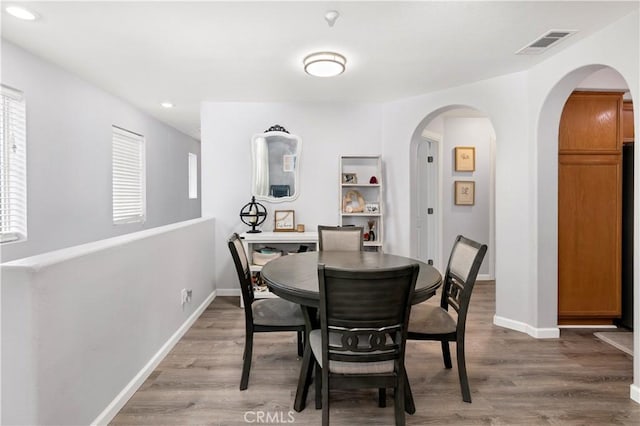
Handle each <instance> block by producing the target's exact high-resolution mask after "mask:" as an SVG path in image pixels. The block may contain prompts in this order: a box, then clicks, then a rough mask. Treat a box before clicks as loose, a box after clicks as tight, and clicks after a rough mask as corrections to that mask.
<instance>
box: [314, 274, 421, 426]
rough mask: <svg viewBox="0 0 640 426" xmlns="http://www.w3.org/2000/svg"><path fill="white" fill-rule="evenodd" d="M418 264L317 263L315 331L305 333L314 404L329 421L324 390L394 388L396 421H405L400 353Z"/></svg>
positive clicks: (402, 355)
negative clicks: (351, 266) (363, 266)
mask: <svg viewBox="0 0 640 426" xmlns="http://www.w3.org/2000/svg"><path fill="white" fill-rule="evenodd" d="M418 272H419V266H418V265H417V264H411V265H408V266H403V267H398V268H381V269H378V270H373V271H356V270H346V269H338V268H330V267H327V266H325V265H324V264H319V265H318V282H319V290H320V329H316V330H312V331H311V333H309V344H310V346H311V351H312V354H313V362H314V363H315V368H316V402H318V399H319V398H318V395H320V394H321V395H322V399H321V405H322V424H323V425H324V426H327V425H328V424H329V390H330V389H336V388H343V389H351V388H378V389H380V388H384V389H386V388H394V389H395V392H394V396H395V407H394V408H395V420H396V425H404V424H405V380H406V375H405V371H404V353H405V343H406V336H407V323H408V320H409V312H410V310H411V302H410V301H411V298H412V297H413V291H414V288H415V285H416V279H417V277H418Z"/></svg>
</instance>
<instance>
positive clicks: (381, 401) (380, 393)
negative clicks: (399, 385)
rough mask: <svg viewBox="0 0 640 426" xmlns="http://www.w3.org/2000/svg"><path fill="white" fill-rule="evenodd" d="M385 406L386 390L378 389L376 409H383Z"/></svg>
mask: <svg viewBox="0 0 640 426" xmlns="http://www.w3.org/2000/svg"><path fill="white" fill-rule="evenodd" d="M386 406H387V389H386V388H379V389H378V407H380V408H384V407H386Z"/></svg>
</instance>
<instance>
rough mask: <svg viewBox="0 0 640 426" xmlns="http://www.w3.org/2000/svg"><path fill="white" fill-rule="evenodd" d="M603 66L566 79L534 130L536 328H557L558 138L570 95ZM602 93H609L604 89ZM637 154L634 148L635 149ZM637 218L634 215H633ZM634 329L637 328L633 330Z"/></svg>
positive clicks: (587, 68)
mask: <svg viewBox="0 0 640 426" xmlns="http://www.w3.org/2000/svg"><path fill="white" fill-rule="evenodd" d="M607 68H609V67H607V66H605V65H588V66H584V67H581V68H578V69H576V70H574V71H572V72H570V73H569V74H567V75H565V76H564V77H563V78H562V79H561V80H560V81H559V82H558V83H557V84H556V85H555V86H554V87H553V89H552V90H551V92H550V93H549V95H548V96H547V98H546V100H545V102H544V104H543V107H542V109H541V111H540V118H539V121H538V126H537V136H538V137H537V141H538V143H537V151H538V161H537V167H538V170H537V176H538V185H537V187H538V226H537V228H538V247H537V249H538V268H537V274H538V279H537V282H538V289H537V295H538V297H537V301H538V304H537V305H538V308H537V327H539V328H556V329H557V327H558V321H557V318H558V137H559V126H560V117H561V115H562V111H563V107H564V105H565V103H566V101H567V99H568V98H569V96H570V94H571V93H572V92H573V91H574V90H576V89H577V88H579V86H580V85H581V83H582V82H584V81H585V80H587V79H588V78H589V76H592V75H594V73H597V72H600V71H602V70H605V69H607ZM602 89H612V87H603V88H602ZM634 150H635V151H636V153H637V147H636V148H635V149H634ZM636 214H637V213H636ZM636 328H637V327H636Z"/></svg>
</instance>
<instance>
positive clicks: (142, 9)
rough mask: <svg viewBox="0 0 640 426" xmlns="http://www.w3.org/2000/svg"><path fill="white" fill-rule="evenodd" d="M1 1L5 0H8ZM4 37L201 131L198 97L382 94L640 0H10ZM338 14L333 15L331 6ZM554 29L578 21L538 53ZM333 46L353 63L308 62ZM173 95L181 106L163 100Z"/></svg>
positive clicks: (443, 78)
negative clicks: (331, 21) (318, 65)
mask: <svg viewBox="0 0 640 426" xmlns="http://www.w3.org/2000/svg"><path fill="white" fill-rule="evenodd" d="M4 3H5V5H6V4H7V2H4ZM11 3H23V4H25V5H27V6H28V7H29V8H30V9H32V10H34V11H36V12H37V13H39V14H40V15H41V19H39V20H38V21H35V22H25V21H19V20H17V19H15V18H12V17H11V16H9V15H7V14H6V12H4V11H3V13H2V37H3V38H5V39H7V40H9V41H11V42H13V43H15V44H17V45H19V46H21V47H23V48H25V49H26V50H29V51H31V52H33V53H34V54H36V55H38V56H41V57H43V58H46V59H48V60H50V61H52V62H54V63H57V64H59V65H61V66H62V67H64V68H66V69H68V70H70V71H72V72H74V73H76V74H78V75H80V76H81V77H83V78H84V79H86V80H88V81H90V82H92V83H94V84H96V85H98V86H100V87H102V88H103V89H105V90H107V91H109V92H111V93H113V94H115V95H117V96H119V97H121V98H123V99H126V100H127V101H129V102H131V103H132V104H133V105H135V106H136V107H138V108H140V109H141V110H143V111H146V112H148V113H149V114H151V115H153V116H155V117H156V118H158V119H160V120H162V121H164V122H166V123H168V124H170V125H172V126H174V127H176V128H178V129H180V130H182V131H183V132H185V133H187V134H190V135H192V136H194V137H196V138H198V139H199V137H200V135H199V127H200V102H202V101H207V100H210V101H242V102H246V101H254V102H262V101H286V102H290V101H337V102H379V101H388V100H393V99H398V98H403V97H408V96H413V95H418V94H422V93H428V92H431V91H434V90H438V89H442V88H446V87H451V86H456V85H460V84H463V83H466V82H471V81H477V80H482V79H486V78H489V77H493V76H497V75H501V74H506V73H511V72H516V71H519V70H524V69H527V68H529V67H530V66H532V65H533V64H535V63H537V62H540V61H543V60H544V59H546V58H548V57H549V56H550V55H553V54H555V53H557V52H559V51H561V50H562V49H564V48H566V47H567V46H570V45H571V44H573V43H576V42H578V41H579V40H580V39H582V38H584V37H586V36H588V35H590V34H592V33H594V32H596V31H598V30H599V29H601V28H603V27H605V26H606V25H608V24H609V23H611V22H613V21H615V20H616V19H619V18H621V17H622V16H624V15H626V14H627V13H629V12H630V11H632V10H634V9H637V8H638V5H639V2H638V1H637V0H636V1H632V2H611V1H602V2H592V1H589V2H573V1H571V2H558V1H557V2H536V1H531V2H519V1H512V2H478V1H474V2H453V1H449V2H400V1H396V2H364V1H359V2H340V1H330V2H306V1H298V2H292V1H289V2H251V3H250V2H240V1H235V2H148V1H146V2H11ZM330 9H336V10H338V11H339V12H340V17H339V18H338V21H337V22H336V24H335V26H334V27H333V28H330V27H329V26H328V25H327V23H326V22H325V20H324V14H325V12H326V11H327V10H330ZM551 29H577V30H579V32H578V33H577V34H575V35H573V36H572V37H569V38H568V39H567V40H566V41H563V42H562V43H560V44H559V45H558V46H555V47H552V48H551V49H550V50H549V51H547V52H546V53H544V54H542V55H538V56H518V55H515V54H514V52H515V51H517V50H518V49H520V48H521V47H523V46H524V45H525V44H528V43H529V42H531V41H533V40H534V39H536V38H537V37H539V36H541V35H542V34H544V33H545V32H546V31H548V30H551ZM317 50H335V51H338V52H340V53H342V54H344V55H345V56H346V57H347V71H346V72H345V73H344V74H342V75H341V76H339V77H336V78H332V79H321V78H316V77H311V76H308V75H306V74H305V73H304V72H303V70H302V59H303V57H304V56H305V55H306V54H308V53H310V52H313V51H317ZM164 100H171V101H172V102H173V103H174V104H175V105H176V107H175V108H173V109H170V110H166V109H163V108H162V107H160V105H159V103H160V102H162V101H164Z"/></svg>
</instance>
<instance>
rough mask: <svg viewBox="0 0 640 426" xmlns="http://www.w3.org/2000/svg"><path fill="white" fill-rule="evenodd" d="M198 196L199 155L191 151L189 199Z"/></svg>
mask: <svg viewBox="0 0 640 426" xmlns="http://www.w3.org/2000/svg"><path fill="white" fill-rule="evenodd" d="M195 198H198V156H197V155H195V154H192V153H189V199H195Z"/></svg>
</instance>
